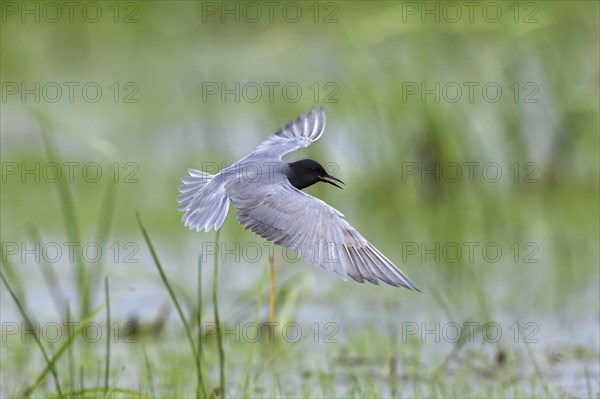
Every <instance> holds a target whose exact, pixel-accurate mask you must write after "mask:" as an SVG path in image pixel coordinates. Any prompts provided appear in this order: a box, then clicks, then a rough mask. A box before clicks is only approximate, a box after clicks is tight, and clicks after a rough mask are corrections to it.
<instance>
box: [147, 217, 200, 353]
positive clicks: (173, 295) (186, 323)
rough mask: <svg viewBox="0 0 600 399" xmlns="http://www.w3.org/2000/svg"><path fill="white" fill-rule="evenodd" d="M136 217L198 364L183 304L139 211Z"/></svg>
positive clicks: (194, 344)
mask: <svg viewBox="0 0 600 399" xmlns="http://www.w3.org/2000/svg"><path fill="white" fill-rule="evenodd" d="M136 217H137V222H138V226H139V228H140V231H141V232H142V235H143V236H144V241H146V245H147V246H148V249H149V250H150V254H151V255H152V259H153V260H154V265H155V266H156V269H157V270H158V274H159V275H160V279H161V280H162V282H163V284H164V286H165V288H166V289H167V291H168V292H169V296H170V297H171V300H172V301H173V304H174V305H175V309H176V310H177V314H178V315H179V318H180V319H181V322H182V323H183V327H184V329H185V333H186V335H187V338H188V341H189V343H190V348H191V349H192V355H193V358H194V364H196V357H197V356H198V351H197V349H196V343H195V342H194V338H193V336H192V331H191V329H190V325H189V323H188V322H187V320H186V318H185V316H184V314H183V311H182V310H181V306H180V305H179V301H178V300H177V296H176V295H175V291H173V288H172V287H171V283H169V279H168V278H167V275H166V274H165V272H164V270H163V268H162V266H161V263H160V261H159V260H158V255H156V251H155V250H154V246H153V245H152V242H151V241H150V237H149V236H148V233H147V232H146V228H145V227H144V224H143V223H142V218H141V217H140V214H139V212H136Z"/></svg>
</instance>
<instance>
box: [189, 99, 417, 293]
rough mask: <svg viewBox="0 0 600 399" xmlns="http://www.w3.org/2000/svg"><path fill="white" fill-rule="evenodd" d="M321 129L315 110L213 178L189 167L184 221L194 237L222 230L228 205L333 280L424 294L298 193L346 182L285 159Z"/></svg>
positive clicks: (339, 219) (339, 220)
mask: <svg viewBox="0 0 600 399" xmlns="http://www.w3.org/2000/svg"><path fill="white" fill-rule="evenodd" d="M324 130H325V111H324V110H323V109H322V108H321V110H320V111H318V112H317V110H316V109H315V108H312V109H311V110H310V112H309V113H308V115H305V114H302V115H300V117H298V119H296V120H295V121H290V122H289V123H288V124H287V125H286V126H285V127H283V128H281V129H279V130H278V131H277V132H276V133H275V134H274V135H272V136H271V137H269V138H268V139H267V140H266V141H264V142H263V143H262V144H260V145H259V146H258V147H257V148H256V149H255V150H254V151H253V152H251V153H250V154H248V155H247V156H245V157H244V158H242V159H241V160H239V161H238V162H236V163H235V164H233V165H231V166H229V167H227V168H225V169H223V170H221V171H220V172H219V173H217V174H216V175H211V174H208V173H205V172H201V171H199V170H194V169H189V170H188V172H189V176H186V177H184V178H182V182H183V185H181V186H180V187H179V192H180V194H179V196H178V197H177V201H178V203H179V207H178V209H179V210H180V211H184V212H185V213H184V215H183V217H182V218H181V221H182V222H184V223H185V226H187V227H189V228H190V229H195V230H196V231H200V230H202V229H204V231H207V232H208V231H210V230H211V229H215V230H218V229H219V228H220V227H221V225H222V224H223V222H224V221H225V217H226V216H227V212H228V210H229V202H230V201H231V202H233V205H234V207H235V208H236V210H237V220H238V222H239V223H240V224H241V225H242V226H244V228H245V229H249V230H250V231H252V232H254V233H255V234H257V235H259V236H261V237H262V238H264V239H266V240H268V241H271V242H273V243H274V244H277V245H281V246H283V247H285V248H287V249H288V250H289V251H291V252H293V253H295V254H296V255H298V256H300V257H301V258H302V259H303V260H304V261H305V262H307V263H310V264H312V265H313V266H315V267H317V268H320V269H322V270H324V271H326V272H328V273H329V274H337V275H338V276H339V277H341V278H342V279H344V280H347V279H348V276H350V277H351V278H352V279H353V280H355V281H358V282H359V283H363V282H364V281H368V282H370V283H373V284H378V283H379V281H383V282H384V283H387V284H389V285H391V286H394V287H399V286H401V287H405V288H408V289H411V290H416V291H420V290H419V289H418V288H417V287H416V286H415V285H414V284H413V283H412V281H410V279H409V278H408V277H406V276H405V275H404V273H402V272H401V271H400V270H399V269H398V268H397V267H396V266H395V265H394V264H393V263H392V262H391V261H390V260H389V259H388V258H386V257H385V256H384V255H383V254H382V253H381V252H379V251H378V250H377V249H376V248H375V247H374V246H373V245H372V244H371V243H369V242H368V241H367V240H366V239H365V238H364V237H363V236H362V235H360V233H359V232H358V231H356V229H354V228H353V227H352V226H350V224H349V223H348V222H347V221H346V219H345V217H344V215H343V214H342V213H340V212H339V211H337V210H336V209H334V208H332V207H331V206H329V205H327V204H326V203H325V202H323V201H321V200H319V199H317V198H315V197H313V196H311V195H308V194H306V193H304V192H302V191H300V190H302V189H304V188H306V187H309V186H311V185H313V184H315V183H318V182H324V183H329V184H332V185H334V186H336V187H339V188H341V187H340V186H339V185H338V184H336V182H338V183H341V184H344V183H343V182H342V181H341V180H339V179H338V178H336V177H334V176H331V175H329V174H328V173H327V172H326V171H325V168H323V166H321V165H320V164H319V163H318V162H315V161H313V160H310V159H303V160H301V161H297V162H292V163H287V162H285V161H283V160H282V157H283V156H284V155H286V154H289V153H290V152H292V151H295V150H298V149H300V148H305V147H308V146H309V145H311V144H312V143H314V142H315V141H317V140H319V139H320V138H321V136H322V135H323V132H324Z"/></svg>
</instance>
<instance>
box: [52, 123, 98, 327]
mask: <svg viewBox="0 0 600 399" xmlns="http://www.w3.org/2000/svg"><path fill="white" fill-rule="evenodd" d="M42 139H43V141H44V147H45V149H46V154H47V156H48V160H49V161H50V162H58V158H59V157H58V150H57V149H56V146H55V144H54V142H53V141H52V140H51V139H50V137H49V133H47V132H46V131H45V130H44V131H43V132H42ZM56 187H57V190H58V196H59V203H60V208H61V210H62V215H63V222H64V224H65V228H66V230H67V237H68V239H69V241H71V242H76V243H80V242H81V241H80V239H79V237H80V235H79V226H78V223H77V214H76V212H75V204H74V201H73V195H72V194H71V190H70V189H69V183H68V181H67V180H66V179H59V180H58V182H57V185H56ZM75 254H76V257H75V281H76V282H77V293H78V295H79V300H80V309H79V310H80V314H81V317H84V316H85V315H86V314H87V313H88V311H89V309H90V293H89V290H88V282H87V279H86V270H85V262H84V261H83V255H82V253H81V251H75Z"/></svg>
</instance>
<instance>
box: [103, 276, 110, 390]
mask: <svg viewBox="0 0 600 399" xmlns="http://www.w3.org/2000/svg"><path fill="white" fill-rule="evenodd" d="M104 298H105V302H106V359H105V360H106V363H105V365H104V396H105V397H106V396H107V395H108V376H109V373H110V299H109V290H108V277H105V278H104Z"/></svg>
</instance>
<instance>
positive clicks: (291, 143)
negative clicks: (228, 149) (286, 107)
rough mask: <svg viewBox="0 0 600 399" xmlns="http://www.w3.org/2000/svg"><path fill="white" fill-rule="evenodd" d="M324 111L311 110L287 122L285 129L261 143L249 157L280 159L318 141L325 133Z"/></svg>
mask: <svg viewBox="0 0 600 399" xmlns="http://www.w3.org/2000/svg"><path fill="white" fill-rule="evenodd" d="M325 121H326V118H325V110H324V109H323V108H321V109H320V110H319V111H317V110H316V109H315V108H314V107H313V108H311V110H310V111H309V113H308V115H305V114H304V113H302V114H301V115H300V116H299V117H298V119H296V120H295V121H290V122H288V124H287V125H285V127H282V128H281V129H279V130H278V131H277V132H275V134H273V135H272V136H271V137H269V138H268V139H267V140H265V141H263V142H262V143H261V144H260V145H259V146H258V147H257V148H256V150H254V152H252V153H251V154H250V155H253V156H255V155H257V154H259V153H260V154H262V155H267V156H269V157H273V158H279V159H281V158H282V157H283V156H284V155H285V154H288V153H290V152H292V151H295V150H297V149H299V148H304V147H308V146H309V145H311V144H312V143H314V142H315V141H317V140H319V139H320V138H321V136H322V135H323V132H324V131H325Z"/></svg>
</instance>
